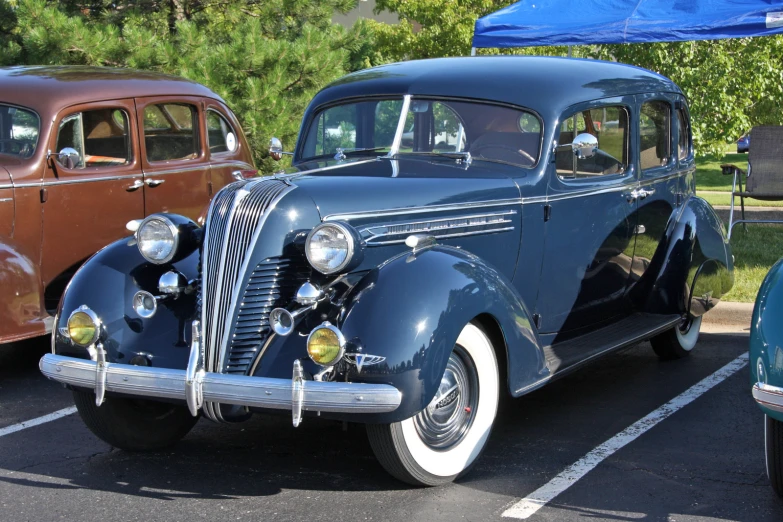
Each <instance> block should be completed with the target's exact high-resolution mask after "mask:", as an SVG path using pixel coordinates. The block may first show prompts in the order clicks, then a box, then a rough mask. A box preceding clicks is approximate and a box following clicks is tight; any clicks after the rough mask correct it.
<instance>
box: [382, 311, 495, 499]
mask: <svg viewBox="0 0 783 522" xmlns="http://www.w3.org/2000/svg"><path fill="white" fill-rule="evenodd" d="M499 395H500V382H499V378H498V364H497V360H496V358H495V350H494V349H493V347H492V343H491V342H490V340H489V338H488V337H487V335H486V334H485V333H484V332H483V331H482V330H481V329H480V328H479V327H478V326H476V325H474V324H468V325H467V326H466V327H465V328H464V329H463V330H462V332H461V333H460V335H459V338H458V339H457V344H456V346H455V347H454V349H453V351H452V353H451V356H450V357H449V361H448V363H447V366H446V371H445V372H444V374H443V377H442V380H441V384H440V387H439V389H438V391H437V393H436V396H435V397H434V398H433V400H432V402H430V404H429V405H428V406H427V407H426V408H425V409H424V410H423V411H421V412H419V413H418V414H417V415H415V416H413V417H411V418H409V419H405V420H404V421H401V422H393V423H391V424H368V425H367V436H368V438H369V439H370V445H371V446H372V449H373V452H374V453H375V456H376V457H377V458H378V460H379V461H380V463H381V465H383V467H384V468H385V469H386V471H388V472H389V473H390V474H391V475H393V476H395V477H397V478H398V479H400V480H402V481H403V482H407V483H408V484H413V485H415V486H436V485H439V484H443V483H446V482H451V481H452V480H454V479H455V478H457V477H458V476H460V475H462V474H463V473H465V472H467V471H468V470H469V469H470V467H471V466H472V465H473V464H474V463H475V462H476V459H477V458H478V456H479V455H480V454H481V452H482V451H483V449H484V446H485V445H486V443H487V439H488V438H489V434H490V431H491V430H492V425H493V424H494V422H495V416H496V414H497V409H498V397H499Z"/></svg>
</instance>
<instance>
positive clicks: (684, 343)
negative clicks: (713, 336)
mask: <svg viewBox="0 0 783 522" xmlns="http://www.w3.org/2000/svg"><path fill="white" fill-rule="evenodd" d="M701 319H702V318H701V316H700V317H690V318H688V319H687V320H684V321H683V322H682V323H681V324H679V325H677V326H675V327H674V328H672V329H671V330H667V331H665V332H663V333H662V334H658V335H656V336H655V337H653V338H652V339H650V344H652V347H653V350H654V351H655V353H656V354H657V355H658V357H660V358H661V359H666V360H670V359H682V358H683V357H686V356H687V355H688V354H690V353H691V350H693V348H694V346H696V341H698V340H699V330H701Z"/></svg>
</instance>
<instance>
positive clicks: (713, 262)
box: [41, 57, 733, 485]
mask: <svg viewBox="0 0 783 522" xmlns="http://www.w3.org/2000/svg"><path fill="white" fill-rule="evenodd" d="M514 87H518V88H514ZM522 87H524V88H522ZM332 129H340V132H335V131H333V130H332ZM270 155H272V156H273V157H275V158H279V157H281V155H282V145H281V144H280V142H279V140H277V139H273V140H272V142H271V147H270ZM694 170H695V164H694V156H693V148H692V145H691V130H690V118H689V114H688V106H687V102H686V100H685V97H684V96H683V94H682V92H681V91H680V90H679V88H678V87H677V86H676V85H675V84H674V83H672V82H671V81H670V80H668V79H667V78H664V77H662V76H659V75H657V74H654V73H651V72H648V71H644V70H641V69H638V68H634V67H629V66H624V65H620V64H613V63H606V62H599V61H584V60H568V59H558V58H530V57H525V58H523V57H491V58H490V57H481V58H459V59H440V60H427V61H414V62H406V63H400V64H392V65H387V66H382V67H378V68H374V69H369V70H366V71H361V72H358V73H354V74H351V75H349V76H346V77H345V78H342V79H340V80H338V81H337V82H335V83H333V84H332V85H330V86H328V87H326V88H325V89H323V90H322V91H321V92H320V93H318V94H317V95H316V96H315V98H314V99H313V101H312V102H311V104H310V106H309V107H308V109H307V111H306V112H305V114H304V118H303V120H302V127H301V131H300V133H299V139H298V141H297V144H296V147H295V149H294V152H293V166H292V167H291V168H290V169H287V170H285V171H281V172H280V173H278V174H276V175H275V176H273V177H272V178H269V179H264V180H251V181H240V182H237V183H235V184H232V185H229V186H228V187H226V188H224V189H223V190H222V191H221V192H220V193H219V194H217V195H216V197H215V199H214V200H213V202H212V203H211V205H210V208H209V213H208V217H207V220H206V223H205V224H204V226H203V227H201V226H199V225H198V224H196V223H194V222H192V221H191V220H189V219H187V218H186V217H183V216H176V215H172V214H166V215H153V216H150V217H148V218H147V219H146V220H145V222H144V223H142V224H141V225H140V227H139V229H138V230H137V231H136V234H135V237H134V238H132V239H131V241H130V242H129V241H127V240H126V241H121V242H118V243H115V244H113V245H111V246H110V247H108V248H107V249H105V250H104V251H102V252H101V253H100V254H99V255H97V256H96V257H95V258H93V259H92V260H91V261H90V262H89V263H87V264H86V265H85V266H84V268H83V269H82V270H81V271H80V272H79V273H78V274H77V276H76V277H75V278H74V281H73V283H72V284H71V287H70V288H69V290H68V292H67V293H66V295H65V297H64V299H63V301H62V306H61V309H60V315H59V318H60V319H59V323H58V325H57V326H58V327H57V329H56V332H55V336H54V352H55V353H54V354H50V355H47V356H45V357H44V358H43V360H42V361H41V367H42V370H43V372H44V373H45V374H46V375H47V376H49V377H51V378H53V379H56V380H58V381H61V382H65V383H67V384H69V385H71V386H72V387H73V388H74V390H75V391H74V397H75V400H76V403H77V406H78V407H79V409H80V410H82V411H84V412H86V414H85V415H84V418H85V419H87V423H88V426H90V428H91V429H92V430H93V431H94V432H95V433H97V434H98V435H99V436H101V437H102V438H104V440H107V441H109V442H110V443H111V444H113V445H115V446H118V447H121V448H125V449H131V450H133V449H148V448H153V447H162V446H165V445H168V444H172V443H174V442H176V441H177V440H178V439H179V438H180V437H182V436H184V434H185V433H187V431H188V430H189V429H190V427H191V426H192V425H193V423H194V422H195V419H196V417H195V416H196V415H203V416H205V417H207V418H209V419H212V420H215V421H221V422H238V421H242V420H245V419H247V418H248V417H249V416H250V415H251V414H252V413H254V412H266V411H272V410H284V411H287V412H289V414H290V415H291V416H292V420H293V424H294V425H295V426H296V425H298V424H299V423H300V422H307V416H308V415H322V416H324V417H327V418H331V419H338V420H344V421H351V422H359V423H364V424H366V427H367V433H368V436H369V440H370V443H371V445H372V447H373V450H374V451H375V454H376V455H377V457H378V458H379V460H380V461H381V463H382V464H383V465H384V467H385V468H386V469H387V470H389V472H390V473H392V474H393V475H394V476H396V477H398V478H399V479H401V480H404V481H406V482H408V483H411V484H419V485H434V484H440V483H444V482H447V481H450V480H453V479H454V478H456V477H457V476H459V475H461V474H462V473H464V472H465V471H466V470H467V469H468V468H469V467H470V466H471V464H472V463H474V462H475V460H476V458H477V457H478V455H479V454H480V453H481V451H482V449H483V448H484V446H485V444H486V442H487V439H488V437H489V433H490V431H491V428H492V425H493V423H494V420H495V416H496V413H497V404H498V400H499V397H500V395H501V394H510V395H512V396H514V397H518V396H521V395H523V394H525V393H528V392H530V391H531V390H534V389H536V388H539V387H541V386H543V385H545V384H547V383H548V382H551V381H552V380H553V379H555V378H557V377H560V376H562V375H565V374H567V373H568V372H570V371H572V370H574V369H576V368H579V367H580V366H582V365H583V364H585V363H586V362H588V361H591V360H594V359H597V358H598V357H599V356H601V355H604V354H607V353H611V352H613V351H615V350H618V349H621V348H623V347H626V346H629V345H631V344H633V343H637V342H639V341H642V340H646V339H650V340H651V342H652V345H653V348H654V349H655V351H656V352H657V353H658V354H659V355H660V356H661V357H666V358H677V357H683V356H685V355H687V354H688V353H689V352H690V351H691V350H692V349H693V348H694V346H695V344H696V341H697V338H698V334H699V327H700V324H701V317H702V315H703V314H704V313H705V312H707V311H708V310H709V309H711V308H712V307H714V306H715V304H716V303H717V302H718V300H719V299H720V298H721V296H722V295H723V294H725V293H726V292H727V291H728V290H729V289H730V288H731V286H732V283H733V266H732V256H731V248H730V246H729V244H728V242H727V240H726V236H725V233H724V231H723V227H722V225H721V223H720V220H719V219H718V217H717V216H716V215H715V212H714V211H713V209H712V208H711V207H710V206H709V205H708V204H707V203H706V202H705V201H704V200H702V199H700V198H698V197H697V196H696V195H695V193H694V177H693V173H694ZM118 274H120V275H123V277H118ZM172 281H179V282H180V283H179V284H178V285H172V283H171V282H172ZM84 306H86V307H87V309H85V308H83V307H84ZM89 313H92V314H94V317H91V316H90V315H89ZM131 319H132V320H133V321H140V323H139V324H138V325H136V326H135V327H134V328H131V326H130V324H129V320H131ZM93 334H94V335H95V337H94V336H93ZM132 361H135V362H132ZM128 395H130V396H133V397H134V402H133V404H135V405H136V406H137V407H136V409H135V410H134V411H135V412H136V413H134V415H136V417H134V419H135V420H132V421H131V420H130V417H129V416H128V413H127V411H126V410H125V408H126V405H127V404H128V402H127V401H128V400H129V399H127V396H128ZM140 399H144V401H146V402H139V400H140ZM161 400H168V401H172V400H173V401H174V402H173V403H171V402H169V403H165V402H156V401H161ZM139 404H146V405H147V406H145V408H147V410H145V409H144V408H138V405H139ZM164 413H165V414H166V415H169V417H167V419H168V420H166V421H165V422H163V421H158V420H157V419H160V418H161V415H162V414H164ZM147 422H156V423H159V425H160V429H159V431H157V432H156V433H155V434H148V435H144V436H140V433H141V432H140V430H139V429H138V428H137V427H134V423H139V424H141V423H147ZM145 425H146V424H145ZM144 433H149V432H148V431H147V432H144Z"/></svg>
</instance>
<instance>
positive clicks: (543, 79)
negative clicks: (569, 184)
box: [311, 56, 681, 113]
mask: <svg viewBox="0 0 783 522" xmlns="http://www.w3.org/2000/svg"><path fill="white" fill-rule="evenodd" d="M650 92H674V93H681V91H680V89H679V88H678V87H677V85H675V84H674V82H672V81H671V80H670V79H668V78H666V77H665V76H661V75H659V74H656V73H654V72H651V71H648V70H647V69H642V68H639V67H634V66H631V65H624V64H620V63H614V62H605V61H600V60H586V59H575V58H556V57H543V56H474V57H463V58H436V59H430V60H414V61H409V62H400V63H393V64H389V65H382V66H379V67H374V68H372V69H365V70H363V71H359V72H355V73H353V74H349V75H347V76H344V77H343V78H340V79H339V80H337V81H335V82H333V83H331V84H330V85H328V86H327V87H326V88H325V89H323V90H322V91H321V92H320V93H319V94H318V95H317V96H316V97H315V98H314V100H313V104H312V105H311V108H312V107H315V106H317V105H321V104H323V103H329V102H331V101H334V100H336V99H339V98H345V97H350V96H367V95H379V94H386V95H395V94H396V95H399V94H412V95H421V96H427V95H429V96H454V97H460V98H478V99H485V100H493V101H499V102H504V103H510V104H514V105H519V106H523V107H528V108H531V109H533V110H536V111H538V112H549V111H551V110H553V109H554V110H555V112H558V111H560V110H562V109H565V108H566V107H568V106H570V105H573V104H575V103H579V102H582V101H588V100H594V99H599V98H608V97H613V96H623V95H629V94H640V93H650ZM558 113H559V112H558Z"/></svg>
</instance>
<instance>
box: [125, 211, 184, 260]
mask: <svg viewBox="0 0 783 522" xmlns="http://www.w3.org/2000/svg"><path fill="white" fill-rule="evenodd" d="M153 221H158V222H160V223H163V225H164V226H165V227H167V228H168V230H169V231H170V232H171V236H172V247H171V250H170V251H169V253H168V254H166V256H164V257H163V258H161V259H153V258H150V257H147V256H146V255H145V253H144V249H143V248H142V240H141V232H142V230H144V227H145V226H147V225H148V224H149V223H151V222H153ZM134 236H135V238H136V245H137V246H138V248H139V253H140V254H141V256H142V257H143V258H144V259H146V260H147V261H149V262H150V263H153V264H156V265H165V264H166V263H169V262H171V260H173V259H174V257H175V256H176V255H177V251H178V249H179V243H180V234H179V227H177V225H176V224H175V223H174V222H173V221H172V220H171V219H169V218H168V217H167V216H165V215H163V214H152V215H149V216H147V217H146V218H144V220H143V221H142V222H141V223H140V224H139V228H138V229H136V232H135V233H134Z"/></svg>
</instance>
